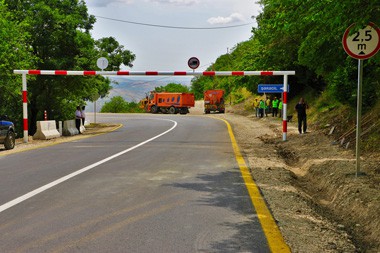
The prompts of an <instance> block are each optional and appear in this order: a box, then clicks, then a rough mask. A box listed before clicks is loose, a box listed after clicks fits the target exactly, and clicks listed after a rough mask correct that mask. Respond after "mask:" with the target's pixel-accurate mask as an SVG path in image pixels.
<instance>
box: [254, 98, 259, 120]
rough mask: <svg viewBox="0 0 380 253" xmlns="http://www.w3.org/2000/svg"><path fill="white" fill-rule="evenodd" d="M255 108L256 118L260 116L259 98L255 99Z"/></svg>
mask: <svg viewBox="0 0 380 253" xmlns="http://www.w3.org/2000/svg"><path fill="white" fill-rule="evenodd" d="M253 109H254V110H255V113H256V118H257V117H259V101H258V100H257V98H255V100H254V101H253Z"/></svg>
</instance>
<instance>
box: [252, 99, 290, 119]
mask: <svg viewBox="0 0 380 253" xmlns="http://www.w3.org/2000/svg"><path fill="white" fill-rule="evenodd" d="M282 105H283V104H282V99H281V98H280V99H278V98H277V97H274V99H273V100H271V99H270V98H269V97H268V98H267V99H266V100H265V101H264V99H260V101H258V99H257V98H255V101H254V102H253V107H254V109H255V112H256V117H260V118H262V117H264V114H265V116H267V117H268V113H270V112H271V111H272V117H277V116H278V115H279V117H282Z"/></svg>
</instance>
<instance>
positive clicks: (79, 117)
mask: <svg viewBox="0 0 380 253" xmlns="http://www.w3.org/2000/svg"><path fill="white" fill-rule="evenodd" d="M81 123H82V111H81V109H80V106H77V110H76V111H75V126H76V128H77V129H78V132H79V133H81V132H80V124H81Z"/></svg>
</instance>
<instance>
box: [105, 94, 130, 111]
mask: <svg viewBox="0 0 380 253" xmlns="http://www.w3.org/2000/svg"><path fill="white" fill-rule="evenodd" d="M100 112H110V113H126V112H129V105H128V102H127V101H125V100H124V98H123V97H122V96H115V97H113V98H111V100H110V101H109V102H106V103H105V104H104V105H103V107H102V109H101V110H100Z"/></svg>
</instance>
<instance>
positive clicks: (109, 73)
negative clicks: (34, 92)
mask: <svg viewBox="0 0 380 253" xmlns="http://www.w3.org/2000/svg"><path fill="white" fill-rule="evenodd" d="M13 73H14V74H26V75H55V76H95V75H103V76H283V75H295V74H296V72H295V71H201V72H199V71H93V70H87V71H86V70H85V71H68V70H14V71H13Z"/></svg>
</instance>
